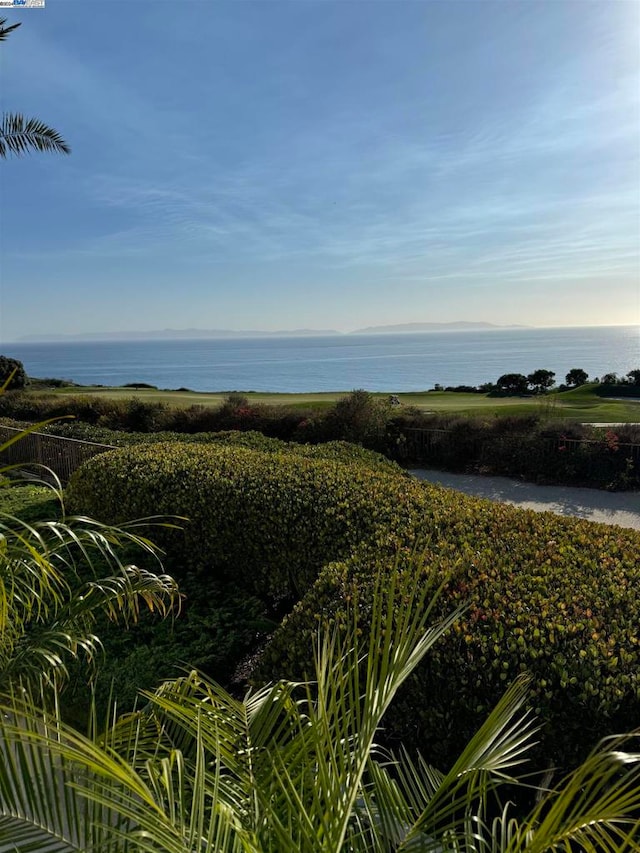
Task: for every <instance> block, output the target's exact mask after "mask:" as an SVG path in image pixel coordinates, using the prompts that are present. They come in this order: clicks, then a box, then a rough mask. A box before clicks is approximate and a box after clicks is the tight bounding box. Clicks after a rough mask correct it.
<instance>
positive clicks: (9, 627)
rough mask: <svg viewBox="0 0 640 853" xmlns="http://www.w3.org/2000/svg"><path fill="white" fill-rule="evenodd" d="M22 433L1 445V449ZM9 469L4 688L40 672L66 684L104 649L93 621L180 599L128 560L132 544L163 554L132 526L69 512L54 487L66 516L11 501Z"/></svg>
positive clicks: (0, 663) (2, 570)
mask: <svg viewBox="0 0 640 853" xmlns="http://www.w3.org/2000/svg"><path fill="white" fill-rule="evenodd" d="M22 437H23V436H22V435H18V436H16V438H14V439H12V440H11V441H9V442H5V443H4V444H2V445H0V453H2V451H4V450H6V449H7V448H8V446H9V445H10V444H13V443H15V442H16V441H18V440H20V438H22ZM8 473H10V469H7V468H4V469H0V477H2V480H1V481H0V690H1V691H3V692H5V691H6V690H7V689H9V687H10V685H12V684H15V683H18V682H20V683H22V682H25V681H27V682H28V681H35V682H37V681H38V680H40V679H41V678H44V679H45V680H47V681H49V682H52V683H57V684H60V683H61V682H63V681H64V680H65V679H66V677H67V675H68V669H67V667H68V663H69V661H70V660H71V659H73V658H77V657H79V656H84V657H85V658H86V659H88V660H89V661H92V660H93V659H94V658H95V656H96V653H97V652H98V651H99V650H100V641H99V640H98V638H97V637H96V636H95V634H94V627H95V624H96V620H97V619H98V618H99V617H100V616H101V615H106V616H108V618H109V619H112V620H116V621H120V622H121V623H125V624H126V623H130V622H135V621H136V620H137V619H138V616H139V614H140V610H141V607H142V608H144V607H146V608H148V609H149V610H151V611H157V612H158V611H159V612H160V613H161V614H165V615H166V614H167V613H168V612H169V611H170V610H171V608H172V606H173V604H174V603H175V602H176V601H177V592H176V587H175V583H174V582H173V580H172V579H171V578H170V577H168V576H167V575H159V574H157V573H155V572H151V571H148V570H146V569H141V568H138V567H136V566H134V565H125V564H124V563H123V562H122V560H121V558H120V551H121V550H122V549H123V547H124V546H125V545H126V546H134V547H136V548H137V549H139V550H142V551H143V552H146V553H148V554H154V555H155V553H156V551H155V548H154V547H153V546H152V545H151V543H150V542H149V541H148V540H147V539H145V538H143V537H141V536H139V535H138V534H137V533H135V532H134V529H133V528H129V529H124V528H123V529H117V528H113V527H109V526H107V525H104V524H100V523H98V522H94V521H91V520H90V519H88V518H75V517H70V516H68V515H67V514H66V512H65V507H64V503H63V500H62V493H61V491H60V490H58V489H54V488H50V489H49V494H50V496H51V497H54V498H56V499H57V501H58V502H59V508H58V511H57V512H56V513H55V514H54V516H59V518H56V520H50V519H49V520H43V519H42V517H41V516H42V514H43V513H42V512H41V511H37V510H34V508H33V504H32V503H31V501H30V500H25V499H24V495H22V494H20V493H17V499H15V500H14V499H12V497H13V494H14V493H13V492H12V488H13V487H12V484H11V481H9V480H8V479H7V477H6V475H7V474H8ZM7 493H8V495H7ZM32 497H33V487H31V498H32ZM37 497H40V496H37ZM30 504H31V505H30ZM29 510H30V511H29ZM105 571H108V572H110V573H109V574H107V575H105V574H104V572H105Z"/></svg>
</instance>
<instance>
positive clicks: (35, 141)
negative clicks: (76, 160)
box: [0, 18, 71, 158]
mask: <svg viewBox="0 0 640 853" xmlns="http://www.w3.org/2000/svg"><path fill="white" fill-rule="evenodd" d="M6 22H7V21H6V18H0V41H5V39H6V38H7V36H8V35H9V33H10V32H12V31H13V30H15V29H17V28H18V27H19V26H20V24H19V23H17V24H12V25H11V26H9V27H7V26H5V24H6ZM28 151H54V152H56V153H58V154H69V153H70V152H71V149H70V148H69V146H68V145H67V143H66V142H65V141H64V139H63V138H62V137H61V136H60V134H59V133H58V132H57V131H56V130H54V129H53V128H51V127H49V126H48V125H46V124H45V123H44V122H42V121H40V120H39V119H36V118H25V117H24V116H23V115H21V114H20V113H5V114H3V116H2V119H1V120H0V158H6V157H8V155H9V154H16V155H20V154H26V153H27V152H28Z"/></svg>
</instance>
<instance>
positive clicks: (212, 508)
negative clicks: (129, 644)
mask: <svg viewBox="0 0 640 853" xmlns="http://www.w3.org/2000/svg"><path fill="white" fill-rule="evenodd" d="M225 438H226V440H227V441H228V440H229V439H230V437H228V436H227V437H225ZM235 440H238V441H239V440H244V441H255V442H256V443H261V444H262V447H263V449H262V450H250V449H248V448H246V447H245V448H243V447H240V446H235V447H233V446H225V445H224V444H219V445H214V446H207V445H196V444H194V445H193V446H186V445H185V444H165V445H150V446H141V447H135V448H133V447H132V448H127V449H123V450H119V451H115V452H113V453H109V454H105V455H103V456H100V457H97V458H95V459H92V460H91V461H89V462H88V463H86V464H85V465H84V466H83V468H82V469H80V470H79V471H78V472H77V473H76V475H75V476H74V479H73V481H72V486H71V488H70V489H69V494H68V501H69V502H70V504H71V506H72V508H73V509H74V510H78V511H81V512H87V513H92V514H93V515H96V516H98V517H99V518H102V519H104V520H106V521H118V520H120V519H121V518H125V517H134V516H144V515H147V514H151V513H157V512H160V513H165V512H170V513H179V514H182V515H186V516H189V517H190V518H191V523H190V524H189V525H187V527H186V529H185V531H184V532H183V533H178V532H176V531H173V532H168V531H160V532H162V540H163V541H162V542H161V544H163V545H164V547H165V548H166V550H167V560H166V562H167V566H168V568H169V569H171V570H173V572H174V574H176V575H177V576H178V577H179V579H180V580H181V581H182V583H181V586H182V588H183V589H185V590H186V592H187V596H188V599H187V606H189V597H191V599H192V600H195V605H194V607H195V611H194V612H195V616H194V618H196V617H197V619H196V623H194V624H195V625H196V628H197V631H198V632H200V633H199V634H198V636H203V637H204V638H203V640H202V642H203V643H204V646H203V647H202V649H201V656H202V659H203V660H207V654H208V653H207V648H206V631H205V632H204V635H203V633H202V631H201V628H200V627H198V626H201V625H202V624H204V623H203V621H202V613H203V612H205V611H209V612H213V611H214V610H217V609H218V608H221V607H223V606H224V605H225V603H226V602H227V601H228V600H230V599H231V598H232V597H233V598H234V600H236V599H238V598H241V597H242V596H243V595H244V596H245V597H247V599H248V600H249V598H250V597H251V596H257V597H258V599H261V600H262V601H263V602H265V603H266V604H267V605H270V606H271V607H273V606H280V605H282V602H283V600H285V601H286V602H292V601H293V600H295V599H296V598H297V597H299V596H300V595H304V597H303V599H302V601H301V602H300V603H299V604H298V605H297V606H296V607H295V609H294V611H293V613H292V614H291V615H290V616H289V617H288V618H287V619H286V620H285V622H284V623H283V625H282V627H281V628H279V629H278V631H277V632H276V634H275V636H274V637H273V639H272V641H271V642H270V644H269V646H268V648H267V650H266V651H265V653H264V657H263V661H262V663H261V666H260V668H259V670H257V673H256V675H257V677H262V678H272V677H281V676H290V677H294V678H298V677H302V676H303V675H304V673H305V669H306V667H307V666H308V665H309V664H310V661H311V656H310V654H311V646H312V639H313V638H315V637H316V636H317V627H318V624H319V622H322V621H324V620H329V621H338V622H339V621H340V620H341V619H342V618H343V615H344V612H345V602H346V601H347V600H349V599H351V600H353V599H354V598H357V600H358V606H359V608H360V610H361V613H362V614H363V615H365V616H366V613H367V611H368V607H369V606H370V601H368V598H367V596H369V595H370V592H371V582H372V578H373V575H374V574H375V569H376V568H382V569H385V567H386V568H387V569H388V568H391V567H392V566H393V565H395V564H397V563H399V564H400V565H401V566H405V567H407V570H408V567H409V566H410V565H413V564H412V563H411V560H410V556H411V554H412V553H413V551H414V550H415V549H416V548H420V549H421V550H423V551H424V555H425V560H426V564H427V565H428V566H429V567H435V568H436V569H437V570H438V571H439V572H440V573H441V574H442V576H443V578H445V577H446V578H448V580H447V586H446V593H445V595H444V597H443V599H442V602H441V606H442V611H443V612H449V611H450V610H451V608H452V606H453V605H455V604H458V603H460V602H469V605H470V607H469V610H468V611H467V614H466V616H465V617H464V619H462V620H461V621H460V623H459V624H458V625H457V627H456V629H455V633H454V634H453V635H452V636H451V637H449V639H448V640H447V641H446V642H443V643H441V644H440V645H439V646H438V647H437V648H436V649H435V651H434V653H433V654H432V655H430V657H429V659H428V661H427V662H426V663H425V664H424V665H423V667H422V668H421V670H420V671H419V672H418V673H417V675H416V677H415V678H414V679H413V681H412V682H411V683H410V685H409V686H408V688H407V691H406V693H405V694H404V698H403V699H401V700H400V703H399V705H398V708H397V710H396V712H395V713H394V714H393V716H390V717H389V718H388V720H387V737H388V738H389V739H390V740H392V741H393V740H399V741H401V742H402V743H404V744H406V745H407V746H410V745H411V746H419V747H420V748H421V749H423V750H424V751H425V752H427V753H428V754H430V755H433V756H434V757H435V758H437V760H438V761H440V762H441V763H445V762H446V761H447V760H448V759H449V758H451V756H452V755H453V754H454V753H455V751H456V748H457V745H458V744H459V742H460V740H461V738H465V737H467V736H468V735H469V734H470V733H471V732H472V731H473V729H474V727H476V726H477V725H478V723H479V722H480V721H481V720H482V719H483V717H484V715H485V714H486V711H487V709H488V707H489V706H490V705H492V704H493V703H494V702H495V701H497V699H498V697H499V696H500V695H501V694H502V692H503V690H504V687H505V685H506V684H507V683H509V682H510V681H511V680H513V679H514V678H515V677H516V676H517V675H518V674H519V673H520V672H522V671H529V672H530V673H531V674H532V676H533V696H534V702H535V705H536V708H538V709H539V711H540V713H541V715H542V718H543V719H544V720H545V729H544V731H543V736H542V746H541V750H540V755H542V754H543V753H544V754H546V755H547V756H551V757H552V759H553V760H555V761H557V762H558V763H559V764H560V765H569V764H573V763H574V762H575V761H576V760H577V758H578V757H579V756H580V755H582V754H584V752H585V751H586V750H588V749H589V748H590V747H591V746H592V745H593V744H594V743H595V741H597V740H598V739H599V738H600V737H601V736H602V735H603V734H605V733H607V732H609V731H611V730H613V729H616V730H623V729H627V728H631V727H633V726H634V725H636V724H637V719H638V715H639V714H640V640H639V638H638V636H637V625H638V622H639V620H640V592H639V591H640V566H639V564H638V560H637V555H638V553H639V552H640V534H638V533H636V532H634V531H622V530H620V529H619V528H615V527H606V526H604V525H596V524H591V523H588V522H584V521H580V520H577V519H568V518H560V517H557V516H554V515H551V514H536V513H531V512H524V511H521V510H517V509H514V508H512V507H509V506H505V505H496V504H492V503H489V502H487V501H482V500H479V499H474V498H468V497H465V496H463V495H459V494H454V493H452V492H448V491H447V490H444V489H439V488H436V487H432V486H426V485H423V484H421V483H418V482H416V481H413V480H411V479H409V478H406V477H402V476H399V475H394V474H392V473H391V470H390V469H389V470H387V469H386V467H385V466H388V464H389V463H387V462H386V461H384V462H381V460H379V458H378V457H375V456H372V455H371V454H367V453H366V451H362V450H361V449H354V448H352V447H349V446H345V445H333V446H330V447H328V448H327V447H323V446H319V447H313V448H304V447H295V448H294V447H291V446H290V447H285V446H282V445H280V446H278V443H275V444H274V443H271V442H269V440H268V439H265V438H264V437H252V436H248V435H246V434H244V435H242V436H238V437H236V439H235ZM267 447H268V448H269V449H266V448H267ZM322 453H329V454H333V455H334V458H324V459H323V458H313V455H314V454H317V455H320V454H322ZM354 453H355V454H356V456H360V455H362V460H361V459H359V458H358V459H356V457H355V456H354ZM305 454H309V455H305ZM345 459H348V460H350V461H344V460H345ZM363 461H364V462H366V463H367V464H368V465H369V467H368V468H367V467H365V465H364V464H363ZM379 465H380V466H381V467H378V466H379ZM413 570H414V571H416V570H415V569H413ZM420 582H421V574H420V572H419V571H418V572H417V574H416V583H420ZM202 602H205V604H204V611H202V610H201V607H202ZM199 608H200V609H199ZM252 608H253V609H252V612H253V613H254V616H253V617H252V618H254V617H255V612H256V608H255V606H252ZM267 610H268V608H267ZM269 612H271V613H273V611H272V610H271V611H269ZM265 613H267V611H265ZM267 615H268V613H267ZM208 618H209V619H213V622H214V623H215V624H216V625H218V624H223V620H221V619H218V617H216V616H213V615H211V616H210V617H208ZM247 618H248V617H247ZM205 621H206V620H205ZM207 624H211V628H210V629H207V630H212V631H213V633H212V634H211V637H210V641H211V643H212V644H214V643H215V642H216V640H215V636H216V634H215V630H216V629H215V627H214V624H213V623H207ZM245 628H246V623H245V624H242V623H241V622H239V623H238V625H237V631H238V632H239V633H240V632H242V631H244V630H245ZM183 633H184V634H185V635H188V634H189V632H188V631H186V630H185V632H183ZM249 633H250V632H249ZM194 634H195V632H194ZM245 635H246V636H248V633H247V632H245ZM246 636H245V639H246ZM230 645H231V646H232V647H233V648H232V649H230V651H229V654H230V655H236V654H237V653H238V649H239V648H240V647H241V645H242V644H241V643H240V644H238V643H231V644H230ZM245 648H246V646H245ZM169 657H172V658H176V657H178V655H177V653H176V652H175V651H174V650H172V654H171V655H168V658H169ZM236 662H237V661H236ZM216 666H219V667H221V668H222V671H225V672H229V671H231V669H232V666H231V660H230V659H227V660H226V661H222V662H221V661H218V662H217V663H216Z"/></svg>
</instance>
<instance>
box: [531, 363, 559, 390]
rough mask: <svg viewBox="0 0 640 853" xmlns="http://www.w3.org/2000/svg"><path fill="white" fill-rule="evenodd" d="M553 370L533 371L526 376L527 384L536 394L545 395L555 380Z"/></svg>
mask: <svg viewBox="0 0 640 853" xmlns="http://www.w3.org/2000/svg"><path fill="white" fill-rule="evenodd" d="M555 376H556V375H555V373H554V372H553V370H543V369H540V370H534V371H533V373H530V374H529V375H528V376H527V382H528V383H529V385H530V386H531V388H532V390H533V391H534V392H535V393H536V394H546V392H547V391H548V390H549V388H551V386H552V385H553V380H554V379H555Z"/></svg>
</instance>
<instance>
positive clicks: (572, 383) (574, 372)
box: [565, 367, 589, 388]
mask: <svg viewBox="0 0 640 853" xmlns="http://www.w3.org/2000/svg"><path fill="white" fill-rule="evenodd" d="M588 380H589V374H588V373H587V372H586V371H585V370H582V369H581V368H580V367H574V368H572V369H571V370H570V371H569V372H568V373H567V375H566V376H565V382H566V383H567V385H568V386H569V387H570V388H578V387H580V385H585V384H586V383H587V381H588Z"/></svg>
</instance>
